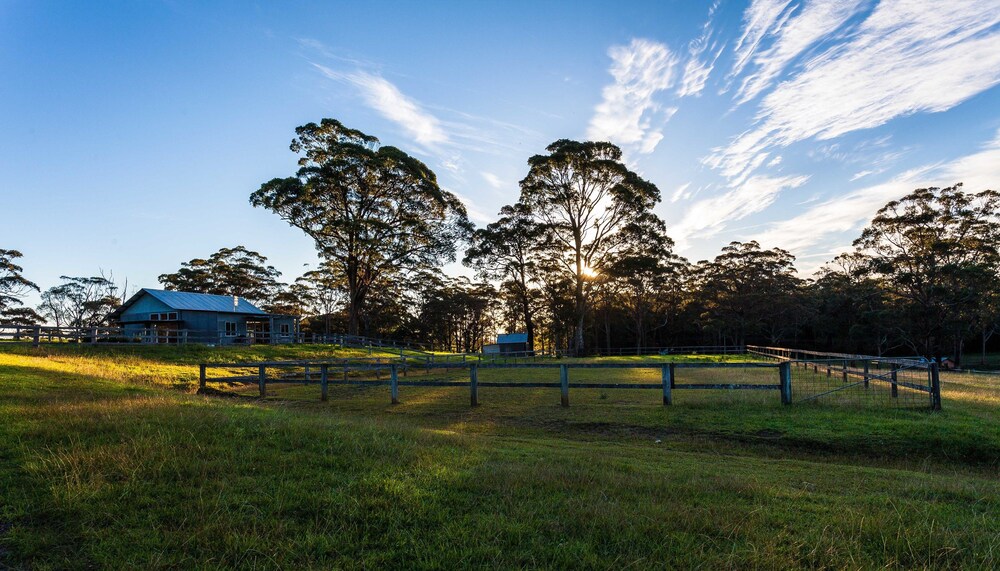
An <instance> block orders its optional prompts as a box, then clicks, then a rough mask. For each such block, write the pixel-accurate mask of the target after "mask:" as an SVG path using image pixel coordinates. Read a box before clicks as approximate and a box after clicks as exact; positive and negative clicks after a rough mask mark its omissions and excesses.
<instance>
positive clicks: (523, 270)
mask: <svg viewBox="0 0 1000 571" xmlns="http://www.w3.org/2000/svg"><path fill="white" fill-rule="evenodd" d="M538 239H539V229H538V225H537V224H536V223H535V221H534V219H532V217H531V216H530V214H529V213H528V211H527V209H526V208H525V207H524V205H523V204H514V205H508V206H504V207H503V208H502V209H501V210H500V219H499V220H497V221H496V222H494V223H492V224H489V225H488V226H486V227H485V228H480V229H477V230H476V231H475V232H474V233H473V234H472V240H471V243H470V245H469V249H468V250H466V252H465V259H463V260H462V263H463V264H465V265H466V266H469V267H471V268H474V269H475V270H476V272H477V273H478V274H479V275H480V276H482V277H484V278H486V279H489V280H496V281H500V282H502V286H503V289H504V290H506V291H508V292H510V295H511V298H512V299H511V302H512V305H514V306H516V307H517V313H519V314H520V321H521V322H522V323H523V325H524V328H525V333H527V335H528V350H532V351H533V350H534V348H535V319H534V314H535V309H534V306H535V298H536V297H537V292H536V291H535V288H534V287H533V286H532V282H533V281H535V279H536V273H537V268H536V260H535V250H536V247H537V245H538Z"/></svg>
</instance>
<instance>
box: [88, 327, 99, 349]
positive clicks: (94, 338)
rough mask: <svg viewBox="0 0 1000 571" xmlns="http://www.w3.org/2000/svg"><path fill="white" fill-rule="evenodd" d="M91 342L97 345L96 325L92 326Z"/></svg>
mask: <svg viewBox="0 0 1000 571" xmlns="http://www.w3.org/2000/svg"><path fill="white" fill-rule="evenodd" d="M90 344H91V345H97V328H96V327H91V328H90Z"/></svg>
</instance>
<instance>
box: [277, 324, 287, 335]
mask: <svg viewBox="0 0 1000 571" xmlns="http://www.w3.org/2000/svg"><path fill="white" fill-rule="evenodd" d="M278 331H280V332H281V334H282V335H288V332H289V328H288V324H287V323H282V324H280V325H279V326H278Z"/></svg>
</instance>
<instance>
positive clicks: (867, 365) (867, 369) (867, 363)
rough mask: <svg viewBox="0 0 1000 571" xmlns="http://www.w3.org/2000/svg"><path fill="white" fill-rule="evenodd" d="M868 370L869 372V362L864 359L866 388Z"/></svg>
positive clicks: (866, 386) (866, 385)
mask: <svg viewBox="0 0 1000 571" xmlns="http://www.w3.org/2000/svg"><path fill="white" fill-rule="evenodd" d="M869 372H870V370H869V362H868V361H865V388H866V389H867V388H868V373H869Z"/></svg>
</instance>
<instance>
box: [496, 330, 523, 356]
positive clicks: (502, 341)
mask: <svg viewBox="0 0 1000 571" xmlns="http://www.w3.org/2000/svg"><path fill="white" fill-rule="evenodd" d="M497 345H498V346H499V350H500V351H499V352H500V353H503V354H508V353H524V352H527V351H528V334H527V333H501V334H500V335H497Z"/></svg>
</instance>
